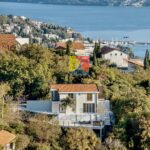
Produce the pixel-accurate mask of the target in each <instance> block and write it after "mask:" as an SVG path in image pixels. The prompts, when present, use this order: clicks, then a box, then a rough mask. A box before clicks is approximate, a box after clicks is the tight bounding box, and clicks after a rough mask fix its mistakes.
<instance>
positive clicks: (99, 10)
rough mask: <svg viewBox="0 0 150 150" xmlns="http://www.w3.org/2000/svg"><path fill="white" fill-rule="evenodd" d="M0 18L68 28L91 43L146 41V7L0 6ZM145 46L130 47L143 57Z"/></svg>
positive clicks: (149, 21) (149, 26)
mask: <svg viewBox="0 0 150 150" xmlns="http://www.w3.org/2000/svg"><path fill="white" fill-rule="evenodd" d="M0 14H3V15H5V14H6V15H8V14H12V15H17V16H26V17H29V18H31V19H36V20H39V21H44V22H47V23H54V24H58V25H62V26H67V27H72V28H74V29H75V30H76V31H79V32H81V33H82V34H83V35H85V36H89V37H91V38H94V39H109V40H112V39H114V40H116V39H117V40H123V37H124V36H127V37H129V39H128V40H135V41H140V42H141V41H145V42H147V41H150V16H149V14H150V7H144V8H133V7H100V6H65V5H44V4H24V3H5V2H0ZM146 48H149V47H148V46H134V47H133V50H134V53H135V54H136V55H137V56H140V57H144V55H145V49H146Z"/></svg>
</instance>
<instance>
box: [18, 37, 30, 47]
mask: <svg viewBox="0 0 150 150" xmlns="http://www.w3.org/2000/svg"><path fill="white" fill-rule="evenodd" d="M16 41H17V42H18V43H19V44H20V45H24V44H29V38H21V37H18V38H16Z"/></svg>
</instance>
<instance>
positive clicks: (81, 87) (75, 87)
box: [50, 84, 98, 92]
mask: <svg viewBox="0 0 150 150" xmlns="http://www.w3.org/2000/svg"><path fill="white" fill-rule="evenodd" d="M50 88H51V89H56V90H58V91H59V92H98V88H97V86H96V85H95V84H51V85H50Z"/></svg>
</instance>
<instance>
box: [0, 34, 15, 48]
mask: <svg viewBox="0 0 150 150" xmlns="http://www.w3.org/2000/svg"><path fill="white" fill-rule="evenodd" d="M15 45H16V38H15V36H14V35H13V34H0V50H10V49H11V48H12V47H13V46H15Z"/></svg>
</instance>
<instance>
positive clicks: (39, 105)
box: [27, 100, 51, 112]
mask: <svg viewBox="0 0 150 150" xmlns="http://www.w3.org/2000/svg"><path fill="white" fill-rule="evenodd" d="M27 109H28V110H32V111H43V112H51V101H50V100H45V101H42V100H41V101H37V100H34V101H27Z"/></svg>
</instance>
